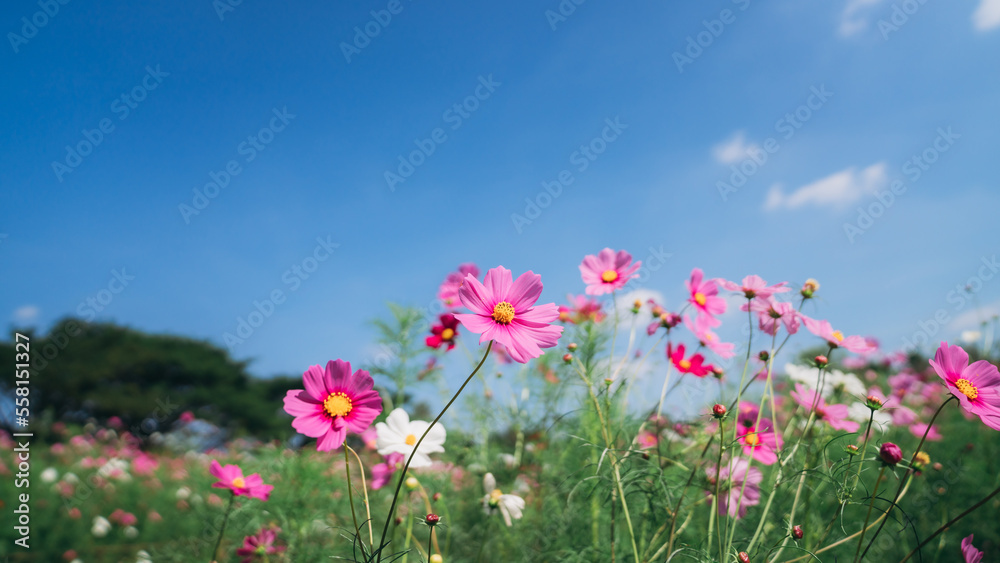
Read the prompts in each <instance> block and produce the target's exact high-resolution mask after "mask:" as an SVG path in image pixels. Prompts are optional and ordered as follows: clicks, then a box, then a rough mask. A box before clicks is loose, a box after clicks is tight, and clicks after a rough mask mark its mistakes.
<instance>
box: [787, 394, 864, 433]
mask: <svg viewBox="0 0 1000 563" xmlns="http://www.w3.org/2000/svg"><path fill="white" fill-rule="evenodd" d="M791 395H792V398H793V399H795V402H797V403H798V404H799V405H800V406H801V407H802V408H804V409H806V411H809V410H811V409H812V408H813V405H815V406H816V418H817V419H819V420H822V421H823V422H826V423H827V424H829V425H830V427H831V428H833V429H834V430H844V431H846V432H857V431H858V429H859V428H861V425H860V424H858V423H857V422H854V421H852V420H848V419H847V411H848V409H847V405H828V404H826V401H825V400H824V399H823V397H822V396H821V395H817V394H816V392H815V391H813V390H812V389H809V388H807V387H806V386H805V385H803V384H801V383H796V384H795V390H794V391H792V393H791Z"/></svg>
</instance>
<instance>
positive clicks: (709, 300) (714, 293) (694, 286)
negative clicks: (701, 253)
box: [684, 268, 726, 326]
mask: <svg viewBox="0 0 1000 563" xmlns="http://www.w3.org/2000/svg"><path fill="white" fill-rule="evenodd" d="M684 285H685V286H686V287H687V289H688V293H690V294H691V296H690V297H689V298H688V302H689V303H691V304H692V305H694V307H695V309H698V313H699V315H704V316H706V317H708V318H709V319H711V320H712V322H713V324H712V326H719V324H720V323H721V321H719V320H717V319H716V318H715V317H716V315H721V314H722V313H725V312H726V300H725V299H723V298H721V297H719V286H718V285H716V283H715V280H706V279H705V274H704V273H703V272H702V271H701V268H695V269H693V270H691V279H689V280H687V281H685V282H684Z"/></svg>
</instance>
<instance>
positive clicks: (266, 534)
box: [236, 527, 285, 563]
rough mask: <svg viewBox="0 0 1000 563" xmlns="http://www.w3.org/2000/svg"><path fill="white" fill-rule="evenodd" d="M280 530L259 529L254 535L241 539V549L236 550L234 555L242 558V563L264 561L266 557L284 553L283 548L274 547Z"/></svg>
mask: <svg viewBox="0 0 1000 563" xmlns="http://www.w3.org/2000/svg"><path fill="white" fill-rule="evenodd" d="M279 532H281V528H274V527H272V528H261V529H260V531H259V532H257V534H256V535H253V536H246V537H245V538H243V547H240V548H238V549H237V550H236V555H239V556H240V557H242V558H243V561H242V563H252V562H253V561H264V560H266V559H267V557H266V556H268V555H274V554H275V553H279V552H282V551H285V547H284V546H280V545H274V542H275V541H277V539H278V533H279Z"/></svg>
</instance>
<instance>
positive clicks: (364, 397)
mask: <svg viewBox="0 0 1000 563" xmlns="http://www.w3.org/2000/svg"><path fill="white" fill-rule="evenodd" d="M302 382H303V384H304V385H305V390H302V389H292V390H290V391H288V393H287V394H286V395H285V412H287V413H288V414H290V415H292V416H294V417H295V420H293V421H292V428H295V430H297V431H299V432H301V433H302V434H305V435H306V436H309V437H310V438H318V440H317V442H316V449H317V450H319V451H321V452H325V451H330V450H335V449H337V448H339V447H340V446H341V445H343V443H344V440H345V439H346V438H347V431H348V430H350V431H351V432H354V433H355V434H360V433H362V432H364V431H365V429H366V428H368V427H369V426H371V423H372V421H374V420H375V417H377V416H378V415H379V413H381V412H382V398H381V397H379V395H378V392H377V391H375V390H373V389H372V387H373V386H374V385H375V382H374V381H373V380H372V377H371V376H370V375H368V372H367V371H365V370H362V369H359V370H358V371H356V372H354V373H353V374H352V373H351V364H349V363H348V362H345V361H343V360H336V361H330V362H327V364H326V370H324V369H323V368H321V367H319V366H312V367H310V368H309V369H308V370H306V372H305V373H304V374H302Z"/></svg>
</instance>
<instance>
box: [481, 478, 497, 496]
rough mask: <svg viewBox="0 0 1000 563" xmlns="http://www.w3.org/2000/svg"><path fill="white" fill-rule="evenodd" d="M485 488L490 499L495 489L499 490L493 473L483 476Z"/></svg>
mask: <svg viewBox="0 0 1000 563" xmlns="http://www.w3.org/2000/svg"><path fill="white" fill-rule="evenodd" d="M483 488H484V489H486V496H487V497H489V496H490V493H491V492H492V491H493V489H495V488H497V480H496V478H495V477H493V474H492V473H487V474H486V475H483Z"/></svg>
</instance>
